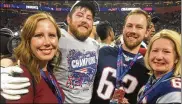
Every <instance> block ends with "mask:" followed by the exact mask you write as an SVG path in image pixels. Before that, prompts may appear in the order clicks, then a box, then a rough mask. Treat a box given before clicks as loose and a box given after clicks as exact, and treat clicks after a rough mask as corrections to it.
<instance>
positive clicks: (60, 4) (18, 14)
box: [0, 0, 181, 36]
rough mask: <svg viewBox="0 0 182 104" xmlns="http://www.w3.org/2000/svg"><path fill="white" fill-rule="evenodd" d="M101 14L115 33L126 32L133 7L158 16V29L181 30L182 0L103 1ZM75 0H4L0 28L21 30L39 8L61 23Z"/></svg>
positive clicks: (99, 16)
mask: <svg viewBox="0 0 182 104" xmlns="http://www.w3.org/2000/svg"><path fill="white" fill-rule="evenodd" d="M96 1H97V3H98V4H99V8H100V13H99V14H98V15H97V16H96V18H95V21H105V20H107V21H109V22H110V23H111V25H112V27H113V29H114V32H115V35H116V36H117V35H120V34H121V33H122V26H123V23H124V18H125V16H126V15H127V14H128V12H129V11H130V10H131V9H133V8H142V9H144V10H146V11H147V12H149V14H150V15H151V16H152V17H157V22H156V24H155V28H156V31H159V30H161V29H164V28H167V29H172V30H175V31H177V32H179V33H181V0H138V1H137V0H136V1H134V0H122V1H113V0H110V1H99V0H96ZM74 3H75V1H70V0H1V1H0V6H1V10H0V16H1V19H0V26H1V27H0V28H5V27H6V28H9V29H11V30H12V31H13V32H16V31H18V30H20V28H21V26H22V24H23V22H24V20H25V19H26V18H27V17H28V16H30V15H31V14H34V13H36V12H38V11H48V12H50V13H51V14H52V15H53V17H54V18H55V19H56V21H57V23H58V24H60V25H61V26H62V25H63V23H64V22H65V19H66V15H67V13H68V12H69V10H70V8H71V6H72V5H73V4H74Z"/></svg>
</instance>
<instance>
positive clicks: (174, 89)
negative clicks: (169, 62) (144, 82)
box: [140, 77, 181, 104]
mask: <svg viewBox="0 0 182 104" xmlns="http://www.w3.org/2000/svg"><path fill="white" fill-rule="evenodd" d="M144 87H145V86H144ZM141 93H142V91H141ZM140 103H144V104H146V103H147V104H156V103H163V104H165V103H171V104H172V103H181V78H180V77H172V78H169V79H166V80H164V81H162V82H161V83H160V84H159V85H158V86H156V87H155V88H153V89H152V90H150V92H149V93H148V94H147V95H146V96H145V97H144V98H143V99H142V101H141V102H140Z"/></svg>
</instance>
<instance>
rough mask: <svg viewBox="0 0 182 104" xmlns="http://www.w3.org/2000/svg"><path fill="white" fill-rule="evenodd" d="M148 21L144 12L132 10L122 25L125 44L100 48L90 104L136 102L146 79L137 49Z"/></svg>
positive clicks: (145, 32) (141, 58) (146, 30)
mask: <svg viewBox="0 0 182 104" xmlns="http://www.w3.org/2000/svg"><path fill="white" fill-rule="evenodd" d="M150 22H151V19H150V16H149V15H148V14H147V13H146V12H145V11H143V10H141V9H136V10H133V11H131V12H130V13H129V14H128V15H127V17H126V19H125V23H124V26H123V39H124V44H123V45H119V46H116V47H103V48H101V49H100V51H99V59H98V66H97V73H96V77H95V81H94V90H93V96H92V100H91V103H92V104H96V103H98V104H109V103H113V101H114V100H115V101H114V103H130V104H136V101H137V94H138V92H139V90H140V88H141V87H142V86H143V85H144V84H145V83H146V82H147V80H148V78H149V75H148V70H147V69H146V67H145V66H144V61H143V56H142V55H140V54H139V49H140V44H141V42H142V40H143V39H144V37H145V35H146V34H147V33H148V29H149V25H150ZM118 91H119V93H117V92H118ZM114 92H115V94H114ZM113 94H114V95H113ZM121 94H123V95H121ZM124 94H125V95H124ZM117 96H119V98H118V97H117ZM122 96H123V97H124V98H121V97H122ZM113 97H114V98H113ZM115 98H116V99H115ZM112 99H114V100H112Z"/></svg>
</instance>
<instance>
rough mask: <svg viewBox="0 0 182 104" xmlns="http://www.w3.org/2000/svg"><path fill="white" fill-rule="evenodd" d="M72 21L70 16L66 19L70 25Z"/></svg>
mask: <svg viewBox="0 0 182 104" xmlns="http://www.w3.org/2000/svg"><path fill="white" fill-rule="evenodd" d="M70 20H71V18H70V16H69V15H67V17H66V21H67V23H68V24H70Z"/></svg>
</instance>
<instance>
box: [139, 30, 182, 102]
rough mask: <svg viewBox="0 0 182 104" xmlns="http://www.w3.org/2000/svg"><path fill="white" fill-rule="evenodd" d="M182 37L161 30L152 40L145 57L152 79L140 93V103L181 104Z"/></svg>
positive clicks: (172, 32) (173, 32)
mask: <svg viewBox="0 0 182 104" xmlns="http://www.w3.org/2000/svg"><path fill="white" fill-rule="evenodd" d="M180 39H181V37H180V34H178V33H177V32H175V31H172V30H167V29H164V30H161V31H160V32H158V33H157V34H155V35H154V37H153V38H152V39H151V41H150V43H149V46H148V50H147V53H146V55H145V64H146V67H147V68H148V69H149V70H150V74H151V77H150V78H149V80H148V82H147V84H146V85H145V86H144V87H143V88H142V91H141V92H140V93H139V97H138V103H147V104H156V103H163V104H166V103H175V104H176V103H179V104H181V77H180V76H181V68H180V64H181V59H180V56H181V40H180Z"/></svg>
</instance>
